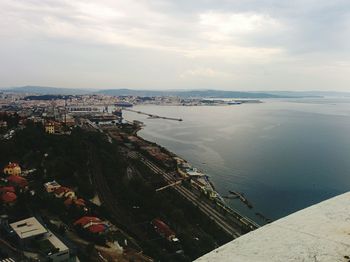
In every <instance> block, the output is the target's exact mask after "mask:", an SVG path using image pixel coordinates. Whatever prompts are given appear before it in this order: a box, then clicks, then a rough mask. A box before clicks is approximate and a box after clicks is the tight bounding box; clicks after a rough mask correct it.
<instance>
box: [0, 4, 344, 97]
mask: <svg viewBox="0 0 350 262" xmlns="http://www.w3.org/2000/svg"><path fill="white" fill-rule="evenodd" d="M349 43H350V2H349V1H348V0H332V1H329V0H240V1H238V0H95V1H89V0H84V1H82V0H74V1H72V0H60V1H58V0H1V1H0V86H1V87H10V86H23V85H41V86H55V87H71V88H96V89H106V88H132V89H158V90H165V89H209V88H210V89H222V90H240V91H261V90H291V91H297V90H329V91H350V47H349Z"/></svg>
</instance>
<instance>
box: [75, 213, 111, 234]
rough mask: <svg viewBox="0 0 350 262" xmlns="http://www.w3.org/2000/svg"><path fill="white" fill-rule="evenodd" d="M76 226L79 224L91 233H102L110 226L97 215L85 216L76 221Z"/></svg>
mask: <svg viewBox="0 0 350 262" xmlns="http://www.w3.org/2000/svg"><path fill="white" fill-rule="evenodd" d="M74 225H75V226H78V227H80V228H82V229H84V230H86V231H88V232H90V233H93V234H101V233H104V232H106V231H107V230H108V228H109V226H108V225H107V223H106V222H104V221H102V220H101V219H99V218H97V217H90V216H84V217H82V218H80V219H78V220H77V221H75V222H74Z"/></svg>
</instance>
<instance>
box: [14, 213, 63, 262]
mask: <svg viewBox="0 0 350 262" xmlns="http://www.w3.org/2000/svg"><path fill="white" fill-rule="evenodd" d="M10 227H11V228H12V229H13V231H14V232H15V234H16V236H17V238H18V240H19V243H20V245H21V246H22V247H28V248H30V250H32V252H33V251H37V253H38V255H40V256H44V257H45V258H46V259H48V260H49V261H53V262H63V261H69V256H70V255H69V248H68V247H67V246H66V245H65V244H64V243H63V242H62V241H61V240H60V239H58V238H57V237H56V236H55V235H54V234H53V233H52V232H51V231H49V230H48V229H46V228H45V227H44V226H43V225H42V224H41V223H40V222H39V221H38V220H37V219H36V218H35V217H30V218H26V219H24V220H20V221H17V222H14V223H12V224H10Z"/></svg>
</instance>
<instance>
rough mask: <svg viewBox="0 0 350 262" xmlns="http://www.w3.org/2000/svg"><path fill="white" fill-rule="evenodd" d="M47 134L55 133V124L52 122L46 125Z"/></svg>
mask: <svg viewBox="0 0 350 262" xmlns="http://www.w3.org/2000/svg"><path fill="white" fill-rule="evenodd" d="M45 132H46V133H49V134H54V133H55V124H54V123H52V122H48V123H46V124H45Z"/></svg>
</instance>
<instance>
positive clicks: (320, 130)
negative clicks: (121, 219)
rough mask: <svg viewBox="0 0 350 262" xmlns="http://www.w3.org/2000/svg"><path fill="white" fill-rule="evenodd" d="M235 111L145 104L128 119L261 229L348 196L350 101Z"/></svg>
mask: <svg viewBox="0 0 350 262" xmlns="http://www.w3.org/2000/svg"><path fill="white" fill-rule="evenodd" d="M261 101H262V103H251V104H241V105H230V106H164V105H161V106H158V105H142V106H141V105H140V106H135V107H134V109H135V110H140V111H143V112H147V113H151V114H157V115H161V116H167V117H175V118H182V119H183V121H182V122H179V121H173V120H164V119H151V118H148V117H147V116H144V115H140V114H136V113H132V112H126V111H125V112H124V117H125V118H126V119H128V120H139V121H142V122H143V123H144V124H145V127H144V128H143V129H142V130H141V131H140V132H139V135H140V136H141V137H143V138H145V139H147V140H149V141H152V142H156V143H158V144H160V145H162V146H164V147H166V148H167V149H168V150H170V151H172V152H174V153H176V154H177V155H179V156H181V157H182V158H184V159H186V160H187V161H188V162H189V163H190V164H192V165H193V166H194V167H196V168H198V169H199V170H201V171H202V172H204V173H205V174H207V175H208V176H209V177H210V180H211V181H212V183H213V184H214V186H215V188H216V190H217V191H218V192H219V193H220V195H221V196H228V195H229V191H236V192H241V193H243V194H244V195H245V197H246V198H247V199H248V200H249V202H251V204H252V205H253V208H251V209H250V208H248V207H247V206H246V205H244V204H243V203H242V202H241V201H240V200H239V199H227V200H225V201H226V203H227V204H228V205H229V206H231V207H232V208H234V209H236V210H237V211H239V212H240V213H242V214H243V215H246V216H248V217H250V218H252V219H253V220H255V221H256V222H258V223H259V224H264V223H265V220H263V219H261V217H260V216H258V215H257V213H260V214H263V216H265V217H266V218H268V219H271V220H276V219H279V218H281V217H284V216H286V215H288V214H291V213H293V212H296V211H298V210H301V209H303V208H306V207H308V206H310V205H313V204H316V203H319V202H320V201H323V200H326V199H328V198H330V197H333V196H336V195H339V194H341V193H344V192H347V191H349V189H350V98H297V99H278V100H277V99H266V100H261Z"/></svg>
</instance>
